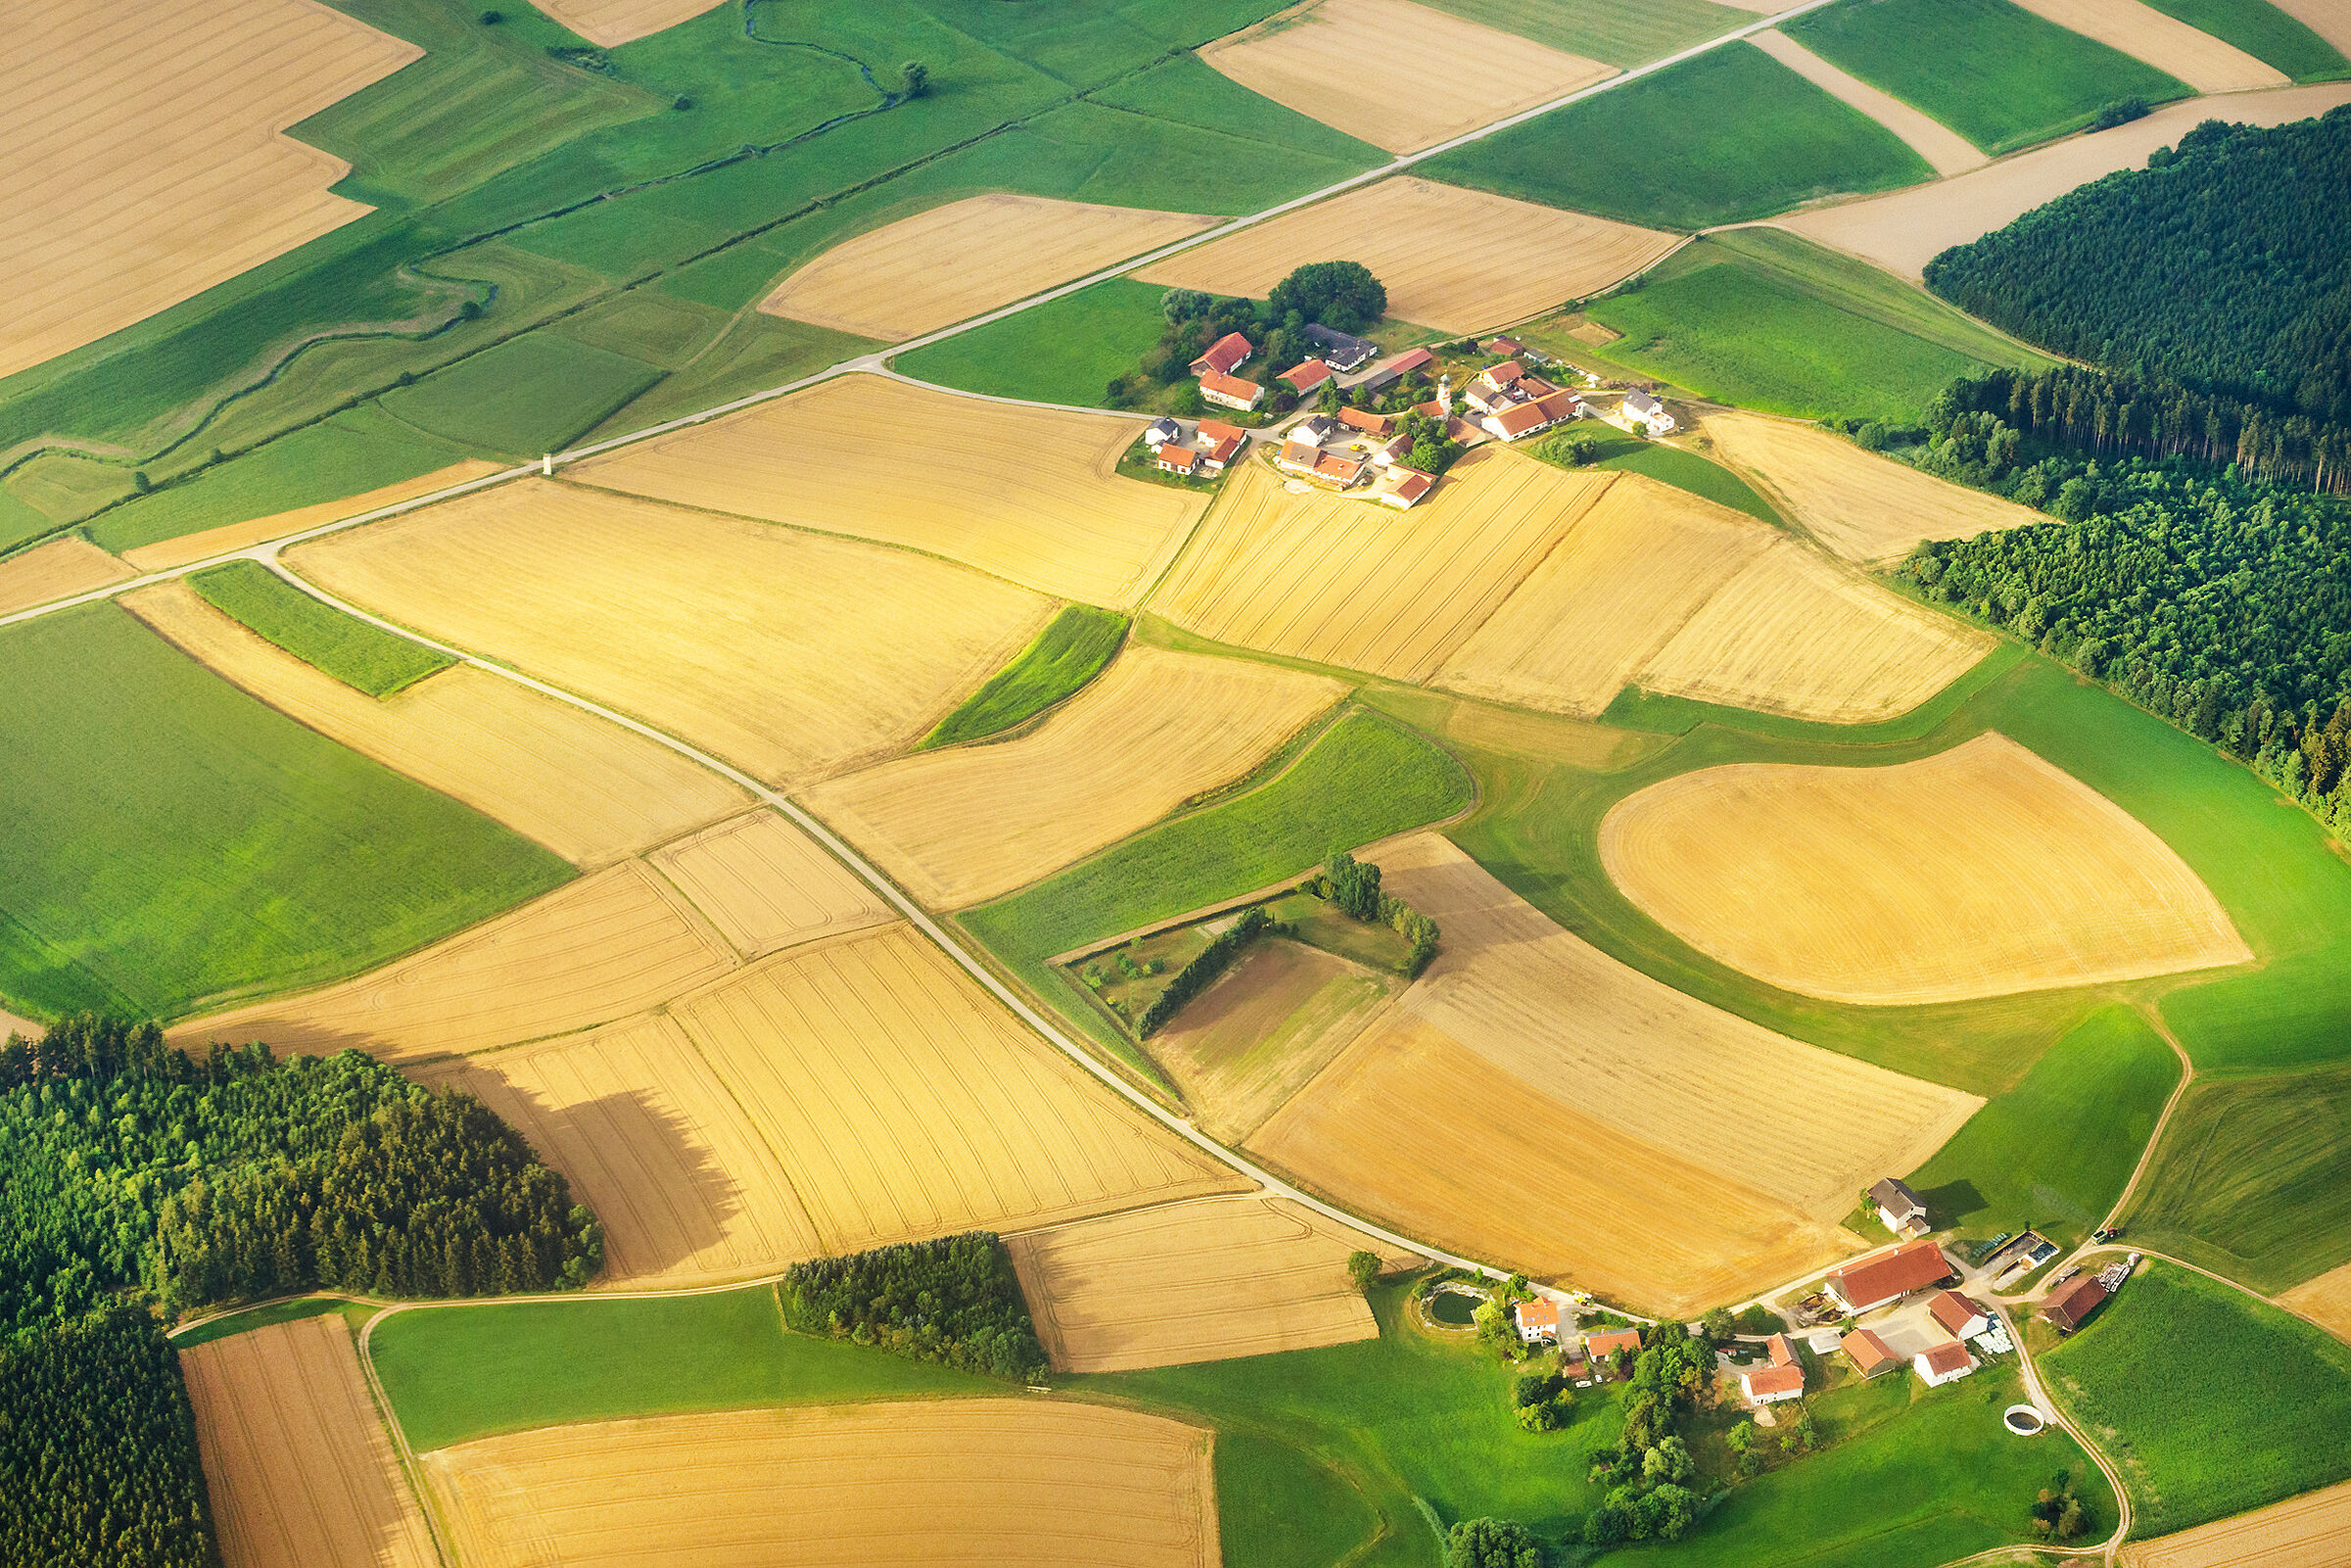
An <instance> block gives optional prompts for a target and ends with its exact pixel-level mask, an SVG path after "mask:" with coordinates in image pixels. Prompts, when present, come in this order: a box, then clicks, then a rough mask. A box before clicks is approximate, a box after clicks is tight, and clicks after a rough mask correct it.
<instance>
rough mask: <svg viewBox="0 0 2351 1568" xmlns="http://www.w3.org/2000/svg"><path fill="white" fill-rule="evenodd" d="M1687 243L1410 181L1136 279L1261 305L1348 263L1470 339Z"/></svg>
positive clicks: (1422, 320)
mask: <svg viewBox="0 0 2351 1568" xmlns="http://www.w3.org/2000/svg"><path fill="white" fill-rule="evenodd" d="M1511 47H1512V48H1513V49H1519V48H1525V47H1527V46H1526V45H1524V44H1522V43H1518V42H1515V41H1513V43H1512V45H1511ZM1677 243H1678V236H1675V235H1672V234H1664V233H1659V232H1658V231H1657V230H1655V229H1646V228H1636V227H1634V226H1633V225H1631V224H1629V223H1617V222H1612V221H1610V220H1609V219H1607V218H1605V217H1593V216H1591V215H1590V214H1584V213H1566V212H1561V211H1559V209H1557V208H1550V207H1537V206H1535V205H1534V204H1533V203H1531V202H1518V201H1512V200H1511V198H1509V197H1507V196H1491V195H1488V194H1487V193H1485V192H1483V191H1472V190H1464V189H1463V188H1462V187H1460V186H1458V185H1440V184H1437V183H1436V182H1434V181H1432V180H1424V179H1415V178H1414V177H1412V176H1410V175H1403V176H1399V177H1398V178H1395V179H1386V180H1381V181H1380V182H1379V183H1378V184H1376V185H1371V186H1367V187H1365V188H1363V189H1360V190H1353V191H1349V192H1348V193H1347V194H1345V195H1344V196H1338V197H1334V198H1333V199H1331V200H1330V201H1327V202H1318V203H1316V204H1315V205H1314V206H1312V207H1307V208H1301V209H1299V210H1298V211H1297V212H1294V213H1285V214H1282V215H1281V216H1279V217H1276V218H1271V219H1269V220H1267V221H1266V222H1263V223H1257V224H1253V225H1251V226H1250V227H1248V228H1245V229H1243V230H1241V231H1240V232H1239V233H1237V234H1228V235H1226V236H1225V237H1224V238H1223V239H1219V240H1211V241H1210V242H1209V243H1207V244H1206V245H1201V246H1196V247H1194V248H1193V249H1191V250H1188V251H1184V252H1181V253H1179V254H1177V255H1176V256H1172V257H1170V258H1168V259H1167V260H1166V261H1155V262H1153V263H1152V264H1151V265H1149V266H1147V267H1144V268H1142V269H1141V270H1140V271H1138V272H1136V273H1135V274H1134V275H1135V277H1136V278H1137V279H1138V280H1139V281H1141V282H1144V283H1165V284H1168V285H1170V286H1171V287H1176V288H1187V289H1206V290H1208V291H1209V292H1211V293H1214V294H1245V295H1248V296H1250V297H1252V298H1255V299H1263V298H1264V297H1265V296H1266V294H1267V293H1268V291H1270V290H1271V288H1272V287H1273V285H1274V284H1275V283H1277V282H1279V281H1280V280H1281V278H1282V277H1283V276H1284V275H1285V274H1287V273H1288V272H1289V270H1290V269H1291V268H1292V267H1294V266H1296V265H1297V264H1298V259H1299V258H1300V257H1302V256H1324V257H1338V258H1343V259H1345V260H1347V261H1361V262H1363V263H1364V265H1366V266H1367V267H1369V268H1370V269H1371V271H1372V273H1373V275H1375V276H1376V277H1377V278H1378V279H1379V280H1380V283H1381V285H1382V286H1383V287H1385V288H1386V289H1387V291H1388V314H1390V315H1391V316H1394V317H1395V318H1396V319H1397V320H1399V321H1414V322H1417V323H1418V324H1420V325H1421V326H1426V327H1434V328H1436V329H1437V330H1438V331H1440V332H1463V333H1465V332H1476V331H1479V330H1482V329H1484V328H1487V327H1493V326H1499V325H1502V324H1503V323H1505V322H1510V321H1519V320H1523V319H1525V318H1526V317H1528V316H1530V315H1534V314H1537V313H1538V312H1540V311H1544V310H1549V309H1555V308H1556V307H1557V306H1558V305H1559V302H1560V301H1561V300H1572V299H1579V298H1581V297H1583V296H1584V295H1587V294H1597V293H1599V292H1600V291H1601V290H1603V289H1606V288H1607V287H1609V286H1610V285H1611V284H1615V283H1618V282H1621V281H1623V280H1624V279H1625V278H1627V277H1629V276H1631V275H1632V274H1633V273H1635V272H1638V271H1640V270H1641V269H1642V268H1643V267H1645V266H1648V265H1649V264H1650V263H1651V262H1653V261H1655V260H1656V259H1657V258H1658V257H1660V256H1663V255H1664V254H1665V253H1666V252H1667V251H1670V250H1672V249H1673V247H1674V246H1675V244H1677Z"/></svg>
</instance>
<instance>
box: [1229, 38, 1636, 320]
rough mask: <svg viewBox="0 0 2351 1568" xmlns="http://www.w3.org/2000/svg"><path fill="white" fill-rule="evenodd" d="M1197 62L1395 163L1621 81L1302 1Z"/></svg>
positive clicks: (1518, 45) (1506, 47)
mask: <svg viewBox="0 0 2351 1568" xmlns="http://www.w3.org/2000/svg"><path fill="white" fill-rule="evenodd" d="M1200 58H1201V59H1202V60H1203V61H1205V62H1206V63H1207V64H1209V65H1211V66H1214V67H1215V68H1216V69H1217V70H1218V71H1222V72H1223V74H1225V75H1227V76H1229V77H1231V78H1232V79H1233V80H1234V81H1237V82H1239V83H1240V84H1241V85H1242V86H1244V87H1246V88H1248V89H1249V90H1250V91H1251V92H1255V93H1262V94H1263V95H1264V96H1266V97H1268V98H1271V99H1272V100H1273V101H1274V102H1275V103H1277V104H1280V105H1282V106H1283V107H1285V108H1288V109H1295V110H1297V111H1298V112H1299V113H1300V114H1302V115H1308V116H1312V117H1313V118H1314V119H1319V120H1320V121H1322V123H1324V124H1325V125H1329V126H1331V127H1333V128H1334V129H1337V130H1342V131H1345V132H1346V133H1347V134H1348V135H1350V136H1353V137H1356V138H1358V139H1359V140H1362V141H1367V142H1369V143H1370V144H1371V145H1372V146H1374V147H1384V148H1386V149H1387V150H1388V151H1389V152H1391V153H1412V152H1417V151H1419V150H1420V149H1421V148H1423V147H1429V146H1433V145H1435V144H1436V143H1438V142H1441V141H1446V140H1449V139H1450V138H1452V137H1455V136H1459V135H1461V134H1463V132H1464V131H1471V130H1475V129H1476V128H1477V127H1478V126H1480V125H1484V124H1488V123H1490V122H1491V121H1494V120H1497V119H1503V118H1504V117H1506V116H1509V115H1514V114H1516V113H1518V112H1519V111H1520V110H1522V109H1532V108H1534V107H1535V106H1536V105H1537V104H1542V103H1548V102H1550V101H1551V100H1552V99H1554V98H1559V97H1562V96H1564V95H1566V94H1568V93H1571V92H1573V91H1575V90H1576V89H1577V88H1578V87H1585V86H1589V85H1591V84H1592V83H1593V82H1596V81H1599V80H1601V79H1602V78H1604V77H1607V76H1612V75H1614V74H1615V73H1616V68H1615V67H1613V66H1604V65H1602V64H1601V63H1600V62H1599V61H1597V60H1586V59H1584V58H1583V57H1582V56H1580V55H1570V54H1563V53H1561V52H1560V51H1559V50H1557V49H1546V48H1544V47H1543V46H1542V45H1541V44H1538V43H1530V42H1529V41H1527V40H1526V39H1524V38H1520V37H1517V36H1515V35H1514V34H1511V33H1507V32H1497V31H1495V30H1494V29H1493V28H1491V27H1487V26H1482V25H1480V24H1477V23H1474V22H1469V21H1465V20H1463V18H1460V17H1456V16H1451V15H1449V14H1447V13H1445V12H1442V11H1433V10H1431V9H1429V8H1428V7H1426V6H1418V5H1414V4H1413V3H1412V0H1307V3H1306V4H1304V5H1299V6H1292V7H1291V8H1290V9H1289V10H1287V11H1284V12H1281V13H1280V14H1278V15H1276V16H1273V17H1271V18H1269V19H1268V20H1266V21H1264V22H1261V23H1258V24H1256V25H1254V26H1251V27H1247V28H1244V29H1243V30H1241V31H1239V32H1236V33H1233V34H1231V35H1229V36H1227V37H1223V38H1220V39H1218V40H1217V41H1216V42H1215V43H1212V44H1206V45H1203V46H1202V47H1201V50H1200ZM1506 62H1507V65H1506V64H1505V63H1506ZM1408 71H1409V74H1400V72H1408ZM1551 303H1553V304H1557V303H1558V301H1557V300H1554V301H1553V302H1551Z"/></svg>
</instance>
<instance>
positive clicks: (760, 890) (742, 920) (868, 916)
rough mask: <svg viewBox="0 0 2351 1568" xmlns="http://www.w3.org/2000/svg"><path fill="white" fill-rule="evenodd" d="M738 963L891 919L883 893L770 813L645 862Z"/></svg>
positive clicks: (739, 819) (701, 834)
mask: <svg viewBox="0 0 2351 1568" xmlns="http://www.w3.org/2000/svg"><path fill="white" fill-rule="evenodd" d="M648 858H649V859H650V860H651V861H652V863H653V864H654V865H655V866H656V867H658V868H660V870H661V872H662V874H663V875H664V876H666V877H668V878H669V879H670V880H671V881H673V882H675V883H677V884H678V886H679V887H680V888H682V889H683V890H684V891H685V894H686V896H687V897H688V898H691V899H693V900H694V903H695V907H696V909H699V910H700V911H701V912H702V913H703V914H704V915H707V916H708V917H709V918H710V924H711V925H713V926H716V927H718V928H719V930H720V931H722V932H723V933H725V935H726V938H727V940H728V941H730V942H733V943H734V944H735V946H736V947H737V948H738V949H740V950H741V951H742V953H743V956H744V957H745V958H757V957H759V956H760V955H762V954H764V953H772V952H774V951H775V950H776V949H777V948H779V947H790V946H792V944H793V943H795V942H806V941H813V940H815V939H816V938H818V937H820V936H834V935H838V934H840V932H842V931H853V930H859V929H862V928H864V927H868V926H880V925H882V924H884V923H885V922H887V921H889V920H892V919H894V918H895V916H894V914H893V913H892V911H891V910H890V908H889V906H888V903H887V902H885V901H884V899H883V897H882V895H881V894H880V893H878V892H876V891H875V890H874V889H873V888H872V887H870V886H868V885H867V884H866V882H865V880H864V879H862V878H860V877H858V876H857V875H856V874H855V873H853V872H851V871H850V870H849V869H848V868H847V867H846V866H843V865H842V864H841V863H840V861H838V860H835V859H834V858H833V857H832V856H831V855H828V854H826V853H825V851H824V849H823V847H822V846H820V845H819V844H818V843H817V841H816V840H815V839H813V838H811V837H809V836H808V835H807V834H806V833H804V832H800V830H799V829H797V828H795V827H793V826H792V824H791V823H790V822H787V821H786V820H785V819H784V818H783V817H781V816H779V815H777V814H776V813H775V812H772V811H754V812H751V813H750V814H749V815H747V816H743V817H737V818H735V819H734V820H733V821H731V822H723V823H720V824H719V825H718V826H717V827H715V828H712V829H709V830H708V831H706V832H699V833H696V834H695V835H694V836H693V837H692V838H688V839H686V840H684V841H683V842H681V843H675V844H671V845H669V846H668V847H667V848H664V849H662V850H660V851H659V852H657V853H655V854H653V855H652V856H650V857H648Z"/></svg>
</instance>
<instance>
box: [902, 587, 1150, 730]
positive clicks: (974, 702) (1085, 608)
mask: <svg viewBox="0 0 2351 1568" xmlns="http://www.w3.org/2000/svg"><path fill="white" fill-rule="evenodd" d="M1126 638H1127V617H1126V616H1124V615H1121V614H1120V613H1119V612H1118V611H1116V610H1102V609H1096V608H1094V607H1093V606H1092V605H1090V604H1072V605H1069V606H1067V607H1065V608H1064V609H1063V610H1062V611H1061V613H1060V614H1058V615H1056V616H1054V617H1053V619H1052V620H1051V621H1049V622H1048V623H1046V626H1045V629H1044V630H1043V631H1042V632H1039V633H1038V634H1037V635H1036V641H1032V642H1031V643H1030V644H1029V645H1028V646H1027V647H1025V648H1023V649H1022V650H1021V651H1020V654H1019V656H1018V657H1016V658H1015V659H1014V660H1013V661H1012V662H1011V663H1010V664H1007V665H1005V666H1004V668H1003V669H1001V670H998V671H997V672H996V673H995V674H994V675H991V676H989V677H988V679H987V684H986V685H984V686H983V687H981V689H979V690H977V691H975V692H973V693H972V694H971V695H970V696H969V697H967V698H965V699H964V702H963V704H962V705H961V706H960V707H958V708H956V710H955V711H954V712H952V713H950V714H948V715H947V716H946V717H945V718H943V719H941V720H939V721H938V724H937V726H936V728H934V729H933V730H932V732H931V733H930V734H929V735H927V736H923V738H922V741H921V743H920V744H918V745H917V746H916V748H915V749H917V750H918V751H928V750H930V749H931V748H932V747H934V746H951V745H954V744H956V743H958V742H959V741H965V740H981V739H984V738H986V737H987V736H992V735H1000V734H1002V733H1003V732H1004V731H1006V730H1010V729H1012V728H1014V727H1015V726H1017V725H1022V724H1026V723H1027V722H1028V721H1029V720H1031V719H1033V718H1035V717H1036V716H1037V715H1038V714H1040V713H1042V712H1044V711H1045V710H1046V709H1047V708H1050V707H1052V706H1053V705H1054V704H1055V703H1058V702H1061V701H1063V700H1064V699H1066V698H1068V697H1072V696H1075V695H1077V693H1078V692H1079V691H1080V690H1082V689H1084V688H1085V686H1086V684H1087V683H1088V682H1090V681H1092V680H1093V678H1094V677H1095V676H1097V675H1100V674H1101V673H1102V669H1103V666H1105V665H1107V664H1108V663H1110V661H1111V659H1112V658H1113V657H1114V656H1116V654H1117V653H1118V651H1119V648H1120V645H1121V644H1122V643H1123V642H1124V641H1126Z"/></svg>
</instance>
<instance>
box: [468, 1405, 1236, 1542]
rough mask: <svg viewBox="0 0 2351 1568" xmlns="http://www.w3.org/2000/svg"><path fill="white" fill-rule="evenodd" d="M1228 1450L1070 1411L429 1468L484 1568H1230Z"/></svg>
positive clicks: (659, 1437) (603, 1427)
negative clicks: (887, 1567) (1223, 1500)
mask: <svg viewBox="0 0 2351 1568" xmlns="http://www.w3.org/2000/svg"><path fill="white" fill-rule="evenodd" d="M1209 1443H1210V1437H1209V1434H1208V1433H1206V1432H1203V1431H1200V1430H1198V1429H1197V1428H1194V1427H1188V1426H1184V1425H1181V1424H1179V1423H1177V1422H1175V1421H1170V1420H1167V1419H1165V1418H1163V1417H1160V1416H1153V1415H1144V1414H1141V1413H1139V1412H1136V1411H1132V1410H1121V1409H1110V1408H1107V1407H1104V1406H1100V1405H1087V1404H1077V1403H1072V1402H1065V1401H1050V1402H1047V1401H1038V1400H1021V1399H1007V1400H920V1401H911V1402H898V1403H885V1404H865V1405H818V1406H813V1407H808V1408H801V1409H790V1410H734V1411H727V1412H723V1413H718V1414H709V1415H675V1416H656V1417H652V1418H649V1419H644V1420H634V1421H604V1422H595V1423H588V1424H583V1425H578V1426H561V1427H549V1428H544V1429H542V1430H540V1431H536V1432H518V1433H514V1434H512V1435H511V1436H507V1437H496V1438H485V1439H483V1440H481V1441H479V1442H475V1443H467V1444H461V1445H459V1446H457V1447H455V1448H450V1449H436V1450H435V1451H433V1452H431V1453H428V1454H426V1455H424V1464H425V1467H426V1470H427V1473H428V1474H430V1476H431V1477H432V1481H433V1487H434V1490H435V1491H436V1492H437V1493H438V1494H439V1495H440V1497H441V1498H442V1500H443V1504H444V1506H445V1508H446V1509H447V1511H448V1515H449V1518H450V1520H451V1522H452V1526H453V1529H454V1533H455V1535H456V1543H457V1548H458V1551H459V1553H460V1555H461V1556H462V1558H463V1560H464V1561H465V1562H466V1563H467V1564H468V1565H469V1568H539V1565H541V1564H546V1563H552V1562H560V1563H565V1564H569V1565H572V1568H604V1565H610V1568H620V1565H623V1564H627V1565H631V1568H647V1565H664V1568H665V1565H672V1564H675V1565H678V1568H684V1565H687V1564H706V1563H713V1562H724V1563H727V1564H730V1565H732V1568H870V1565H872V1564H874V1563H877V1562H885V1561H887V1562H890V1563H896V1564H912V1565H936V1568H946V1565H949V1564H958V1565H960V1564H981V1563H1007V1564H1009V1563H1019V1564H1023V1565H1024V1568H1097V1565H1100V1564H1106V1563H1116V1564H1119V1565H1121V1568H1217V1565H1218V1564H1219V1563H1220V1562H1221V1561H1222V1560H1223V1559H1222V1553H1221V1551H1220V1550H1219V1548H1218V1543H1217V1514H1216V1488H1215V1482H1214V1479H1213V1475H1212V1472H1211V1466H1210V1460H1209Z"/></svg>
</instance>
